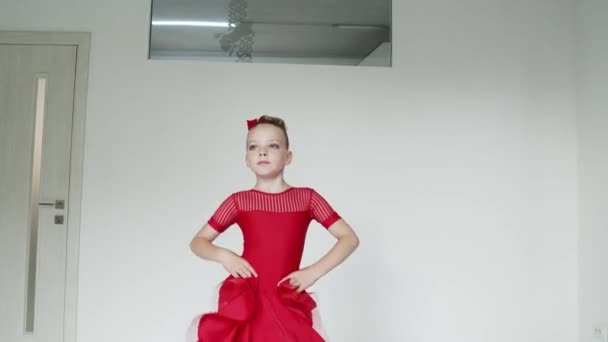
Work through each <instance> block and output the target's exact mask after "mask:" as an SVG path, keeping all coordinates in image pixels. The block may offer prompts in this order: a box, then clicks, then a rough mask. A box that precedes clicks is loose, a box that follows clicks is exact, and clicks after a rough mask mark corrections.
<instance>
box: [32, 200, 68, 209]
mask: <svg viewBox="0 0 608 342" xmlns="http://www.w3.org/2000/svg"><path fill="white" fill-rule="evenodd" d="M38 205H40V206H45V207H55V209H65V201H64V200H55V202H40V203H38Z"/></svg>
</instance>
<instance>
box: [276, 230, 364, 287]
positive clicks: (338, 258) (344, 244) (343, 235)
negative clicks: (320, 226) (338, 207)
mask: <svg viewBox="0 0 608 342" xmlns="http://www.w3.org/2000/svg"><path fill="white" fill-rule="evenodd" d="M328 231H329V232H330V233H331V235H333V236H334V237H335V238H336V240H337V241H336V243H335V244H334V246H333V247H332V248H331V249H330V250H329V252H327V253H326V254H325V255H324V256H323V257H322V258H321V259H319V261H317V262H315V263H314V264H312V265H310V266H308V267H306V268H304V269H301V270H299V271H296V272H293V273H291V274H290V275H288V276H287V277H285V278H283V279H282V280H281V281H280V282H279V284H280V283H281V282H283V281H284V280H287V279H289V280H290V283H291V285H292V286H294V287H297V288H298V291H303V290H305V289H307V288H309V287H310V286H311V285H313V284H314V283H315V282H316V281H317V280H318V279H319V278H321V277H323V276H324V275H326V274H327V273H329V271H331V270H333V269H334V268H335V267H336V266H338V265H340V264H341V263H342V262H343V261H344V260H346V258H348V257H349V256H350V255H351V254H352V253H353V252H354V251H355V249H357V247H358V246H359V238H358V237H357V234H355V231H354V230H353V229H352V228H351V227H350V225H349V224H348V223H346V221H344V220H343V219H339V220H338V221H336V222H335V223H334V224H332V225H331V226H330V227H329V229H328Z"/></svg>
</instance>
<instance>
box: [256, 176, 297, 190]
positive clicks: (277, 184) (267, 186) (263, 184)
mask: <svg viewBox="0 0 608 342" xmlns="http://www.w3.org/2000/svg"><path fill="white" fill-rule="evenodd" d="M253 188H254V189H255V190H259V191H263V192H270V193H274V192H283V191H285V190H287V189H289V188H291V185H289V184H287V183H286V182H285V180H284V179H283V177H278V178H275V179H263V178H258V179H257V181H256V183H255V186H254V187H253Z"/></svg>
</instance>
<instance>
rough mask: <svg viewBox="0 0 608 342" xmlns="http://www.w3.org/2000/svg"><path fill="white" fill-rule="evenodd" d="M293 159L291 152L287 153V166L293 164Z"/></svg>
mask: <svg viewBox="0 0 608 342" xmlns="http://www.w3.org/2000/svg"><path fill="white" fill-rule="evenodd" d="M292 159H293V154H292V153H291V151H287V162H285V165H289V164H291V160H292Z"/></svg>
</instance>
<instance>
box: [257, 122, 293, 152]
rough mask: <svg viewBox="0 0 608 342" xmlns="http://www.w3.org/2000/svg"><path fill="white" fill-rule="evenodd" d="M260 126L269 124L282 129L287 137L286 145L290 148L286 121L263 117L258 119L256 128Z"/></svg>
mask: <svg viewBox="0 0 608 342" xmlns="http://www.w3.org/2000/svg"><path fill="white" fill-rule="evenodd" d="M260 124H269V125H273V126H276V127H278V128H280V129H281V130H282V131H283V134H284V135H285V143H286V145H287V148H289V136H288V135H287V125H285V121H284V120H283V119H281V118H278V117H276V116H270V115H262V116H260V117H259V118H258V121H257V123H256V126H257V125H260Z"/></svg>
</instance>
